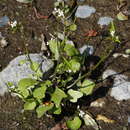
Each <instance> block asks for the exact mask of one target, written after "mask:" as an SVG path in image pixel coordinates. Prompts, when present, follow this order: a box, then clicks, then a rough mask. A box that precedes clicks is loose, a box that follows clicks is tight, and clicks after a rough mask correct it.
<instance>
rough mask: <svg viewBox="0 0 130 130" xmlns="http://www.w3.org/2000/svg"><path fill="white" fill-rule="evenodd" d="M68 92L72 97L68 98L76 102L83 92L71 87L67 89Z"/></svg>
mask: <svg viewBox="0 0 130 130" xmlns="http://www.w3.org/2000/svg"><path fill="white" fill-rule="evenodd" d="M68 94H69V95H70V96H71V97H72V99H70V101H71V102H77V100H78V99H79V98H81V97H82V96H83V93H81V92H79V91H75V90H73V89H69V90H68Z"/></svg>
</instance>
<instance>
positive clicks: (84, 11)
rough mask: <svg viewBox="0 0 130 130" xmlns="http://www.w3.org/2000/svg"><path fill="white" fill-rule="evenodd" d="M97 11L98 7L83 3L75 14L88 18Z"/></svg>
mask: <svg viewBox="0 0 130 130" xmlns="http://www.w3.org/2000/svg"><path fill="white" fill-rule="evenodd" d="M95 12H96V9H95V8H94V7H91V6H88V5H83V6H79V7H78V8H77V11H76V13H75V16H76V17H78V18H87V17H89V16H91V14H93V13H95Z"/></svg>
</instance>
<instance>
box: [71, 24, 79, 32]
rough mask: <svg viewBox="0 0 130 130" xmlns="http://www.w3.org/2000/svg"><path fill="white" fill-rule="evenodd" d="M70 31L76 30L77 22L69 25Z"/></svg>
mask: <svg viewBox="0 0 130 130" xmlns="http://www.w3.org/2000/svg"><path fill="white" fill-rule="evenodd" d="M69 29H70V31H76V30H77V25H76V24H72V25H70V26H69Z"/></svg>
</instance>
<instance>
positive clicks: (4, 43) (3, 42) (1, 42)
mask: <svg viewBox="0 0 130 130" xmlns="http://www.w3.org/2000/svg"><path fill="white" fill-rule="evenodd" d="M7 45H8V42H7V41H6V40H5V38H4V37H3V38H2V39H1V40H0V46H1V47H2V48H5V47H6V46H7Z"/></svg>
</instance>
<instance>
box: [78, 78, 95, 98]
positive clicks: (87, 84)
mask: <svg viewBox="0 0 130 130" xmlns="http://www.w3.org/2000/svg"><path fill="white" fill-rule="evenodd" d="M94 87H95V83H94V82H92V81H90V80H84V81H83V83H82V86H81V88H80V89H79V90H80V91H81V92H82V93H84V94H86V95H90V94H92V92H93V89H94Z"/></svg>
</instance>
